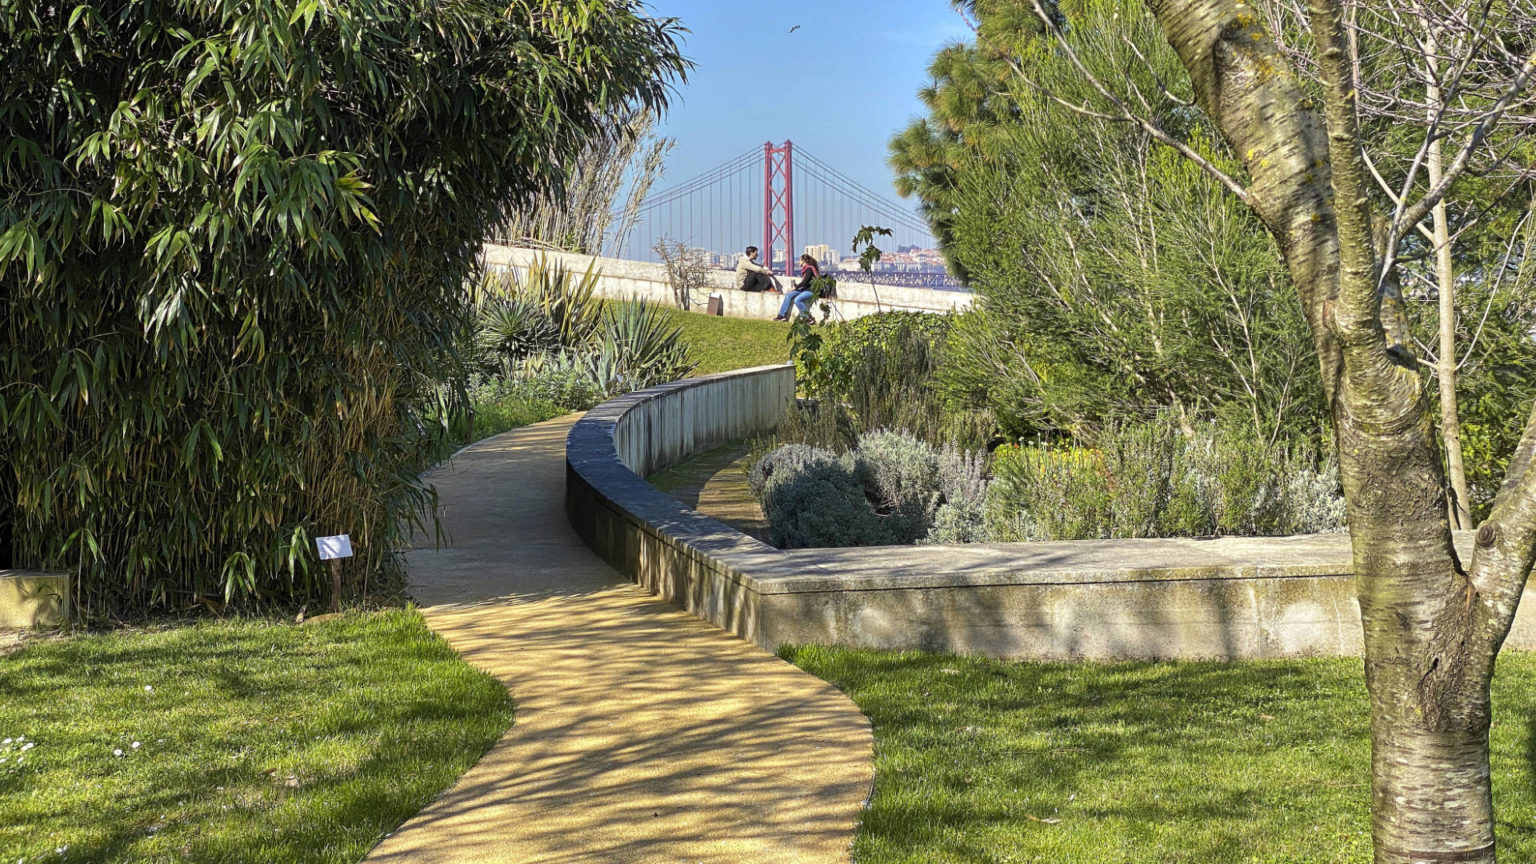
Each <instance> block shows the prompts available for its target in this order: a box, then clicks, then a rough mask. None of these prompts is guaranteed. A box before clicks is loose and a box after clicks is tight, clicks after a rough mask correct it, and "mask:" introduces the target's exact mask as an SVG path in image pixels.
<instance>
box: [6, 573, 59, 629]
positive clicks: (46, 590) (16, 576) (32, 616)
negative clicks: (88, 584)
mask: <svg viewBox="0 0 1536 864" xmlns="http://www.w3.org/2000/svg"><path fill="white" fill-rule="evenodd" d="M68 618H69V576H68V575H67V574H62V573H37V572H33V571H29V570H0V630H27V629H31V628H33V627H56V626H58V625H59V624H62V623H63V622H64V621H66V620H68Z"/></svg>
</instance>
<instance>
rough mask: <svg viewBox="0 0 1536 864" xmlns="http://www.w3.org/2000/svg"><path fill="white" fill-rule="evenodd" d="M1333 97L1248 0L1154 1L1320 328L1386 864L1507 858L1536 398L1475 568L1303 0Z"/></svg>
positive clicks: (1332, 55)
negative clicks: (1505, 760)
mask: <svg viewBox="0 0 1536 864" xmlns="http://www.w3.org/2000/svg"><path fill="white" fill-rule="evenodd" d="M1309 2H1310V15H1311V21H1312V29H1313V33H1314V36H1315V39H1316V44H1317V51H1318V61H1319V66H1320V69H1321V73H1322V76H1321V77H1322V83H1323V90H1324V98H1323V102H1322V104H1321V105H1319V104H1317V103H1316V101H1315V100H1314V99H1312V98H1309V96H1308V95H1307V94H1306V92H1305V91H1304V90H1303V89H1302V87H1301V86H1300V84H1299V82H1298V79H1297V76H1296V74H1295V71H1294V69H1293V68H1292V67H1291V65H1290V63H1289V61H1288V60H1287V58H1286V57H1285V56H1284V54H1283V53H1282V52H1281V51H1280V50H1278V49H1277V47H1276V46H1275V44H1274V43H1273V42H1272V41H1271V39H1270V36H1269V34H1268V31H1267V28H1266V27H1265V25H1264V23H1263V21H1262V19H1261V16H1260V15H1259V13H1258V12H1257V11H1256V10H1254V9H1253V8H1252V7H1250V6H1247V5H1245V4H1243V3H1239V2H1236V0H1148V5H1149V6H1150V8H1151V9H1152V12H1153V14H1154V15H1155V16H1156V17H1157V19H1158V21H1159V23H1160V24H1161V26H1162V28H1163V30H1164V32H1165V33H1166V34H1167V37H1168V40H1169V43H1170V44H1171V45H1172V46H1173V48H1174V49H1175V51H1177V52H1178V54H1179V57H1180V59H1181V61H1182V62H1183V64H1184V66H1185V68H1186V69H1187V70H1188V71H1189V74H1190V77H1191V78H1192V79H1193V82H1194V89H1195V93H1196V95H1197V98H1198V99H1199V102H1200V105H1201V107H1202V108H1203V109H1204V110H1205V111H1206V112H1207V113H1208V114H1209V115H1210V116H1211V117H1212V118H1213V119H1214V120H1215V122H1216V123H1217V125H1218V127H1219V128H1220V130H1221V132H1222V134H1223V136H1224V137H1225V139H1226V140H1227V142H1228V143H1229V144H1230V145H1231V147H1232V149H1233V151H1234V152H1235V153H1236V154H1237V155H1238V157H1239V158H1240V159H1241V160H1242V161H1243V163H1244V165H1245V166H1246V168H1247V170H1248V173H1249V176H1250V178H1251V186H1249V187H1248V189H1247V190H1246V197H1245V199H1244V200H1246V201H1247V202H1248V204H1249V205H1250V206H1251V207H1252V208H1253V209H1254V211H1255V212H1256V213H1258V215H1259V217H1260V218H1261V219H1262V220H1263V221H1264V223H1265V225H1266V226H1267V227H1268V229H1269V231H1270V233H1271V234H1273V235H1274V237H1275V239H1276V241H1277V242H1278V243H1279V246H1280V249H1281V251H1282V253H1283V254H1284V256H1285V260H1286V264H1287V267H1288V268H1289V270H1290V272H1291V275H1292V277H1293V279H1294V281H1295V283H1296V286H1297V290H1298V291H1299V293H1300V297H1301V302H1302V306H1303V308H1304V309H1305V312H1306V316H1307V321H1308V323H1309V325H1310V326H1311V330H1312V335H1313V338H1314V340H1315V342H1316V344H1317V349H1318V359H1319V362H1320V364H1321V366H1322V372H1323V382H1324V387H1325V390H1326V393H1327V395H1328V399H1329V404H1330V408H1331V411H1332V415H1333V419H1334V423H1335V429H1336V434H1337V437H1338V444H1339V461H1340V468H1341V472H1342V476H1343V481H1344V492H1345V498H1346V500H1347V502H1348V513H1349V525H1350V535H1351V539H1352V541H1353V549H1354V560H1355V572H1356V579H1357V584H1358V591H1359V597H1360V609H1361V618H1362V622H1363V624H1364V629H1365V654H1366V659H1365V666H1366V684H1367V687H1368V689H1369V692H1370V700H1371V740H1372V771H1373V782H1372V787H1373V808H1372V819H1373V833H1374V838H1375V849H1376V861H1377V862H1378V864H1410V862H1411V864H1440V862H1492V861H1494V860H1495V853H1494V835H1493V808H1492V800H1491V793H1490V786H1489V768H1488V729H1489V722H1490V708H1489V681H1490V679H1491V677H1492V673H1493V665H1494V658H1495V657H1496V656H1497V654H1498V651H1499V648H1500V646H1501V645H1502V643H1503V641H1504V638H1505V636H1506V635H1507V634H1508V632H1509V627H1510V624H1511V623H1512V621H1513V619H1514V613H1515V607H1516V604H1517V603H1518V602H1519V598H1520V595H1521V592H1522V590H1523V588H1524V585H1525V581H1526V578H1527V577H1528V575H1529V573H1530V570H1531V564H1532V558H1533V554H1536V472H1530V471H1528V470H1527V468H1528V466H1529V465H1530V463H1531V461H1532V454H1533V451H1536V411H1533V413H1532V415H1531V417H1530V419H1529V421H1528V422H1527V424H1526V426H1525V433H1524V437H1523V439H1522V443H1521V444H1520V447H1519V449H1518V451H1517V453H1516V456H1515V458H1514V459H1513V460H1512V462H1511V466H1510V471H1509V477H1508V480H1507V482H1506V483H1505V486H1504V488H1503V490H1502V492H1501V493H1500V495H1499V496H1498V499H1497V500H1496V501H1495V504H1494V508H1493V513H1492V515H1491V516H1490V517H1489V519H1488V521H1487V522H1486V523H1484V524H1483V525H1482V527H1481V528H1480V529H1479V531H1478V534H1477V548H1476V551H1475V553H1474V554H1473V557H1472V560H1471V561H1470V563H1469V564H1468V565H1467V566H1463V563H1462V562H1461V561H1460V560H1458V558H1457V555H1456V552H1455V549H1454V547H1453V546H1452V542H1451V530H1450V525H1449V521H1448V511H1447V502H1446V496H1445V482H1444V476H1443V473H1442V470H1441V461H1440V450H1439V444H1440V442H1439V440H1438V435H1437V432H1436V430H1435V429H1434V426H1433V423H1432V418H1431V412H1430V410H1429V403H1428V401H1427V398H1428V397H1427V394H1426V392H1425V387H1424V382H1423V379H1422V378H1421V376H1420V375H1419V374H1418V372H1417V370H1416V369H1415V368H1413V364H1414V363H1415V362H1416V361H1414V360H1413V358H1411V357H1408V356H1405V355H1404V353H1403V352H1402V350H1401V347H1402V346H1400V345H1398V344H1396V342H1395V340H1392V339H1389V338H1388V335H1387V328H1386V327H1385V326H1384V324H1383V314H1382V299H1381V296H1382V295H1381V292H1380V286H1381V284H1382V281H1383V280H1382V278H1381V277H1382V275H1383V274H1382V272H1381V270H1382V263H1381V262H1382V261H1383V259H1384V257H1385V256H1384V251H1385V250H1383V249H1379V248H1378V247H1377V241H1376V233H1375V232H1373V230H1372V225H1373V219H1375V214H1373V212H1372V209H1371V203H1370V195H1369V194H1368V187H1367V177H1368V175H1367V173H1366V168H1365V165H1364V162H1363V157H1362V155H1361V147H1360V136H1359V131H1358V128H1357V124H1356V110H1355V105H1354V101H1353V100H1354V98H1355V93H1354V86H1353V83H1352V77H1351V69H1350V59H1349V52H1348V45H1347V42H1346V37H1345V32H1344V26H1343V23H1342V21H1341V17H1340V9H1339V6H1338V5H1337V4H1336V2H1335V0H1309Z"/></svg>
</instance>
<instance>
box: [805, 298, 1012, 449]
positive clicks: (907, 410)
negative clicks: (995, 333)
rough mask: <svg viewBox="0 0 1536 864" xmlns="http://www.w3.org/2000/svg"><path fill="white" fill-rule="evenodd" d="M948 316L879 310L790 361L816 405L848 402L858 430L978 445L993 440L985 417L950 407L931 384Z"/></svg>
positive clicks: (837, 328) (832, 330)
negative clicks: (902, 432) (896, 432)
mask: <svg viewBox="0 0 1536 864" xmlns="http://www.w3.org/2000/svg"><path fill="white" fill-rule="evenodd" d="M954 321H955V316H950V315H930V314H925V313H919V312H885V313H881V314H878V315H866V316H864V317H862V318H857V319H855V320H853V321H849V322H846V323H843V324H837V325H833V326H831V327H828V328H826V329H825V331H824V332H823V333H822V342H821V347H820V348H819V349H818V350H817V351H816V352H815V353H814V354H810V355H802V356H799V357H798V358H797V360H796V362H797V370H796V371H797V374H798V375H799V378H800V382H801V387H802V388H803V389H804V391H805V392H806V393H807V394H808V395H809V396H811V397H812V398H814V399H816V400H818V401H819V402H821V403H825V404H836V405H843V406H846V407H847V410H848V411H849V420H850V421H851V424H852V426H853V428H854V430H856V431H857V432H868V431H871V430H874V429H906V430H908V431H911V432H914V433H916V434H917V435H918V437H920V438H922V439H924V440H927V441H938V442H955V443H958V444H959V445H960V446H962V447H966V448H969V449H979V448H981V447H982V446H984V445H985V444H986V443H987V442H988V440H989V439H990V438H991V437H992V434H993V429H994V426H995V424H994V423H993V421H992V418H991V414H990V413H989V412H988V411H985V410H975V409H971V408H967V407H965V406H960V405H957V404H954V403H952V402H951V401H948V400H947V399H946V398H945V397H943V396H942V395H940V394H939V393H938V392H937V391H936V390H935V389H934V386H933V381H934V379H935V376H936V374H937V372H938V370H939V364H940V359H941V356H942V353H943V348H944V344H945V340H946V339H947V338H948V334H949V331H950V328H951V327H952V326H953V323H954Z"/></svg>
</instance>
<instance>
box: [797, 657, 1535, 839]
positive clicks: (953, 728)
mask: <svg viewBox="0 0 1536 864" xmlns="http://www.w3.org/2000/svg"><path fill="white" fill-rule="evenodd" d="M785 653H786V655H787V657H788V659H790V660H792V661H793V662H795V663H796V664H798V665H799V666H801V667H802V668H804V669H806V670H807V671H809V672H811V673H812V674H814V675H817V676H820V677H821V678H824V679H826V680H828V681H830V682H832V683H833V684H835V685H836V686H838V687H839V688H841V689H843V690H844V691H846V692H847V693H848V695H849V696H851V697H852V698H853V700H854V701H855V702H857V703H858V705H859V707H860V708H861V709H863V711H864V713H866V714H868V715H869V716H870V718H871V720H872V721H873V723H874V730H875V741H876V743H875V749H876V780H875V795H874V799H873V801H872V802H871V804H870V808H869V810H868V811H867V812H866V813H865V815H864V818H863V826H862V829H861V831H860V833H859V837H858V840H857V842H856V844H855V847H854V848H855V857H856V859H857V860H858V861H859V864H894V862H911V864H918V862H922V864H959V862H1032V861H1039V862H1051V864H1116V862H1138V864H1171V862H1191V864H1193V862H1199V864H1221V862H1233V864H1252V862H1308V864H1312V862H1352V864H1366V862H1369V861H1370V859H1371V843H1370V836H1369V830H1370V827H1369V825H1370V823H1369V818H1368V808H1369V797H1370V795H1369V786H1368V781H1369V753H1370V745H1369V740H1368V737H1367V736H1368V733H1367V718H1366V702H1365V690H1364V684H1363V680H1362V673H1361V668H1360V661H1358V660H1348V659H1344V660H1308V661H1275V662H1258V663H1231V664H1219V663H1157V664H1150V663H1132V664H1111V665H1104V664H1073V665H1065V664H1034V663H1006V662H1000V661H995V660H985V659H975V658H957V657H950V656H940V655H922V654H898V653H881V652H870V651H853V650H843V649H827V648H805V649H799V650H794V651H787V652H785ZM1494 705H1495V715H1494V716H1495V728H1494V730H1493V771H1494V795H1495V801H1496V804H1497V806H1498V833H1499V842H1500V847H1501V848H1500V851H1501V855H1500V860H1502V861H1532V860H1536V788H1533V783H1536V772H1533V770H1532V761H1533V759H1536V745H1533V738H1532V725H1533V721H1536V655H1532V654H1506V655H1505V656H1504V657H1503V658H1502V659H1501V660H1500V663H1499V672H1498V676H1497V678H1496V679H1495V682H1494Z"/></svg>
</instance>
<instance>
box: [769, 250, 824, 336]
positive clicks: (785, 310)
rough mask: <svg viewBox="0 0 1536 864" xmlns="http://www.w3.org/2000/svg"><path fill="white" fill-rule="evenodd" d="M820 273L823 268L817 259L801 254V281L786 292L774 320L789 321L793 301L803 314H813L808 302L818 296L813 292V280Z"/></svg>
mask: <svg viewBox="0 0 1536 864" xmlns="http://www.w3.org/2000/svg"><path fill="white" fill-rule="evenodd" d="M820 275H821V268H820V267H819V266H817V264H816V259H815V258H812V257H811V256H809V255H801V256H800V281H799V282H796V283H795V284H794V287H792V288H790V289H789V290H788V291H785V292H784V302H783V303H782V304H781V305H780V306H779V314H778V316H777V317H775V318H774V319H773V320H775V321H788V320H789V306H790V304H791V303H793V304H794V306H795V308H796V309H798V310H800V314H801V315H809V314H811V310H810V309H808V308H806V304H807V303H810V302H811V298H812V297H815V296H816V295H815V294H813V293H812V292H811V280H812V279H815V278H817V277H819V276H820Z"/></svg>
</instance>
